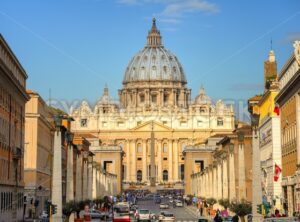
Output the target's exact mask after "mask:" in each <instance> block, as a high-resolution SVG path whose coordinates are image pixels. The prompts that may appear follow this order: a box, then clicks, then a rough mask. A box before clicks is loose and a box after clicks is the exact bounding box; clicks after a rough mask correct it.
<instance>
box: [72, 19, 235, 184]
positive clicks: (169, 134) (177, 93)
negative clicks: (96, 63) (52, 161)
mask: <svg viewBox="0 0 300 222" xmlns="http://www.w3.org/2000/svg"><path fill="white" fill-rule="evenodd" d="M122 85H123V87H122V89H120V90H119V92H118V94H119V102H115V100H114V99H112V98H111V97H110V95H109V90H108V88H107V87H105V88H104V92H103V95H102V96H101V97H100V99H99V100H98V101H97V103H96V105H95V106H94V107H91V106H90V105H89V104H88V103H87V102H86V101H83V102H82V103H81V105H80V106H79V107H78V108H76V109H73V110H72V112H71V115H72V117H73V118H74V121H73V123H72V130H73V131H74V132H77V133H82V134H85V137H86V138H87V139H89V140H90V141H91V144H92V147H93V152H94V153H95V155H96V159H97V155H98V156H99V158H98V160H99V162H100V164H102V165H103V167H104V168H105V169H106V170H107V171H111V173H115V174H117V176H118V180H119V183H120V184H121V187H123V188H128V187H129V186H133V185H132V184H140V185H141V186H148V185H149V183H150V181H149V179H150V159H151V158H150V146H151V145H150V143H151V141H150V140H151V132H153V133H154V141H155V146H154V147H155V169H156V176H155V178H156V184H157V186H163V185H166V184H168V187H169V188H170V187H173V188H180V187H181V186H182V185H183V184H184V183H183V182H184V180H185V178H184V177H185V175H191V174H192V173H194V172H195V171H197V170H199V169H200V170H201V169H204V168H205V166H206V165H208V164H210V163H209V160H208V159H207V153H205V150H207V149H206V148H205V145H203V144H205V142H206V141H207V138H209V137H210V136H213V135H215V134H228V133H230V132H232V131H233V130H234V111H233V108H232V107H230V106H227V105H225V104H224V103H223V102H222V101H221V100H219V101H217V102H213V101H212V100H211V99H210V98H209V97H208V96H207V95H206V93H205V90H204V88H203V87H201V88H200V90H199V93H198V95H197V96H196V97H195V99H193V100H192V98H191V89H189V88H188V86H187V79H186V76H185V73H184V70H183V67H182V65H181V64H180V62H179V60H178V58H177V57H176V56H175V55H174V54H173V53H172V52H170V51H169V50H167V49H166V48H165V47H164V45H163V44H162V38H161V35H160V31H159V30H158V29H157V26H156V21H155V19H153V23H152V28H151V30H150V31H149V33H148V36H147V42H146V45H145V47H144V48H143V49H142V50H141V51H139V52H138V53H137V54H136V55H135V56H134V57H133V58H132V59H131V61H130V62H129V64H128V66H127V68H126V70H125V74H124V78H123V82H122ZM187 147H194V149H193V150H194V152H195V151H196V152H198V151H199V152H198V155H197V158H196V159H195V158H194V159H193V160H192V162H193V163H192V168H191V167H189V168H188V169H187V168H185V161H186V160H185V155H184V150H185V149H186V148H187ZM118 150H120V156H121V157H120V160H118V159H117V157H116V155H115V153H116V151H118ZM110 152H111V153H112V155H111V157H110V155H109V154H110ZM104 153H105V154H104ZM201 153H203V156H202V154H201ZM101 156H105V158H101ZM187 170H189V171H191V172H186V171H187Z"/></svg>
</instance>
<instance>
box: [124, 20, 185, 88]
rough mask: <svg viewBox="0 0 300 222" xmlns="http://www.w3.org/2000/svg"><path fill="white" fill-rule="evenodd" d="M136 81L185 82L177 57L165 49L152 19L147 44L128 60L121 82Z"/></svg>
mask: <svg viewBox="0 0 300 222" xmlns="http://www.w3.org/2000/svg"><path fill="white" fill-rule="evenodd" d="M138 81H172V82H181V83H184V84H185V83H186V78H185V75H184V71H183V68H182V66H181V64H180V62H179V61H178V59H177V57H176V56H175V55H174V54H173V53H172V52H170V51H169V50H167V49H165V48H164V46H163V45H162V43H161V35H160V32H159V30H158V29H157V27H156V21H155V19H153V23H152V28H151V30H150V31H149V33H148V37H147V44H146V46H145V47H144V49H142V50H141V51H139V52H138V53H137V54H136V55H135V56H134V57H133V58H132V59H131V61H130V62H129V65H128V67H127V68H126V72H125V76H124V79H123V84H126V83H130V82H138Z"/></svg>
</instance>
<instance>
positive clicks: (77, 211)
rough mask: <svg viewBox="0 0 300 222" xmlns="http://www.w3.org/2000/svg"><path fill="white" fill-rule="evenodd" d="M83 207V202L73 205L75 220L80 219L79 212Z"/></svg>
mask: <svg viewBox="0 0 300 222" xmlns="http://www.w3.org/2000/svg"><path fill="white" fill-rule="evenodd" d="M84 206H85V202H84V201H78V202H76V203H75V212H76V216H77V218H80V215H79V214H80V211H81V210H83V209H84Z"/></svg>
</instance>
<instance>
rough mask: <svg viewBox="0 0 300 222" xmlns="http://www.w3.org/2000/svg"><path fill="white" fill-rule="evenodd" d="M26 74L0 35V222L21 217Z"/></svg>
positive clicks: (20, 218) (26, 97)
mask: <svg viewBox="0 0 300 222" xmlns="http://www.w3.org/2000/svg"><path fill="white" fill-rule="evenodd" d="M26 79H27V74H26V72H25V70H24V69H23V67H22V65H21V64H20V63H19V61H18V59H17V58H16V56H15V55H14V53H13V51H12V50H11V49H10V47H9V45H8V44H7V42H6V41H5V39H4V38H3V36H2V35H1V34H0V126H1V127H0V215H1V216H0V221H1V222H6V221H19V220H22V217H23V203H24V199H23V194H24V164H23V157H24V156H23V154H24V129H25V103H26V102H27V100H28V95H27V94H26Z"/></svg>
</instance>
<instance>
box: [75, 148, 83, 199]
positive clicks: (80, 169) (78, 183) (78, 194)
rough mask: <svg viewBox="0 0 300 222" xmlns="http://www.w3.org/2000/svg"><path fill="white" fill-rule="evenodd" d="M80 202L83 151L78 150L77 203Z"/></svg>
mask: <svg viewBox="0 0 300 222" xmlns="http://www.w3.org/2000/svg"><path fill="white" fill-rule="evenodd" d="M79 149H80V148H79ZM80 200H82V158H81V151H80V150H78V151H77V157H76V201H80Z"/></svg>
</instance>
